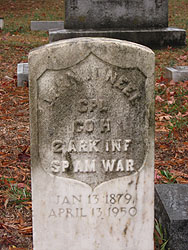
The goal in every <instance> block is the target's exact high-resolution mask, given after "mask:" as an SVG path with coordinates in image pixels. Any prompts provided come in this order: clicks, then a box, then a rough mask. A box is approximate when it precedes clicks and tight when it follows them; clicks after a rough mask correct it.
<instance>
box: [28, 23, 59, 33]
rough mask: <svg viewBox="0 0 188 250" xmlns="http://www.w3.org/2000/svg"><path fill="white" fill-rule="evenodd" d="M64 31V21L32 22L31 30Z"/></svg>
mask: <svg viewBox="0 0 188 250" xmlns="http://www.w3.org/2000/svg"><path fill="white" fill-rule="evenodd" d="M50 29H64V22H63V21H31V30H44V31H45V30H47V31H48V30H50Z"/></svg>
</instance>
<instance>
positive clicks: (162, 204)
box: [155, 184, 188, 250]
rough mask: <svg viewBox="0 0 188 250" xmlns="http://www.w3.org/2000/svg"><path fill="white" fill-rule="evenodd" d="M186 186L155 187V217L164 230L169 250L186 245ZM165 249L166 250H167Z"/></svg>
mask: <svg viewBox="0 0 188 250" xmlns="http://www.w3.org/2000/svg"><path fill="white" fill-rule="evenodd" d="M187 194H188V185H187V184H160V185H155V217H156V218H157V220H158V221H159V223H160V224H161V225H162V227H163V230H166V233H167V236H166V237H167V238H166V239H167V240H168V247H169V248H170V250H185V249H187V245H188V195H187ZM168 247H167V249H168Z"/></svg>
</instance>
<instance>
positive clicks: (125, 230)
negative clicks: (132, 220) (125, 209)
mask: <svg viewBox="0 0 188 250" xmlns="http://www.w3.org/2000/svg"><path fill="white" fill-rule="evenodd" d="M127 229H128V226H127V225H126V226H125V228H124V230H123V234H124V236H126V234H127Z"/></svg>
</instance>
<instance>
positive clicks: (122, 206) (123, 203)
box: [48, 192, 137, 219]
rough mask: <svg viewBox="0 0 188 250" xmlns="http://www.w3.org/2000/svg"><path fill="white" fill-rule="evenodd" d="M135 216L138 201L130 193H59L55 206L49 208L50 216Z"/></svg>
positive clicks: (50, 217)
mask: <svg viewBox="0 0 188 250" xmlns="http://www.w3.org/2000/svg"><path fill="white" fill-rule="evenodd" d="M102 204H103V205H102ZM127 215H128V216H130V217H134V216H136V215H137V208H136V202H135V199H134V198H133V196H132V195H131V194H130V193H128V192H125V193H106V194H103V195H102V194H101V195H99V194H95V193H91V194H89V195H87V196H85V195H83V194H74V195H65V196H60V195H57V196H56V198H55V202H54V204H53V207H52V208H51V209H50V210H49V213H48V218H49V219H52V218H86V217H96V218H102V217H104V216H106V217H117V218H121V217H124V216H127Z"/></svg>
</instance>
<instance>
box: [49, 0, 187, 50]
mask: <svg viewBox="0 0 188 250" xmlns="http://www.w3.org/2000/svg"><path fill="white" fill-rule="evenodd" d="M64 26H65V29H61V30H54V31H49V40H50V42H54V41H58V40H62V39H69V38H75V37H108V38H115V39H122V40H128V41H132V42H136V43H140V44H143V45H146V46H149V47H151V48H155V47H165V46H185V45H186V31H185V30H183V29H178V28H174V27H168V0H65V25H64Z"/></svg>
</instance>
